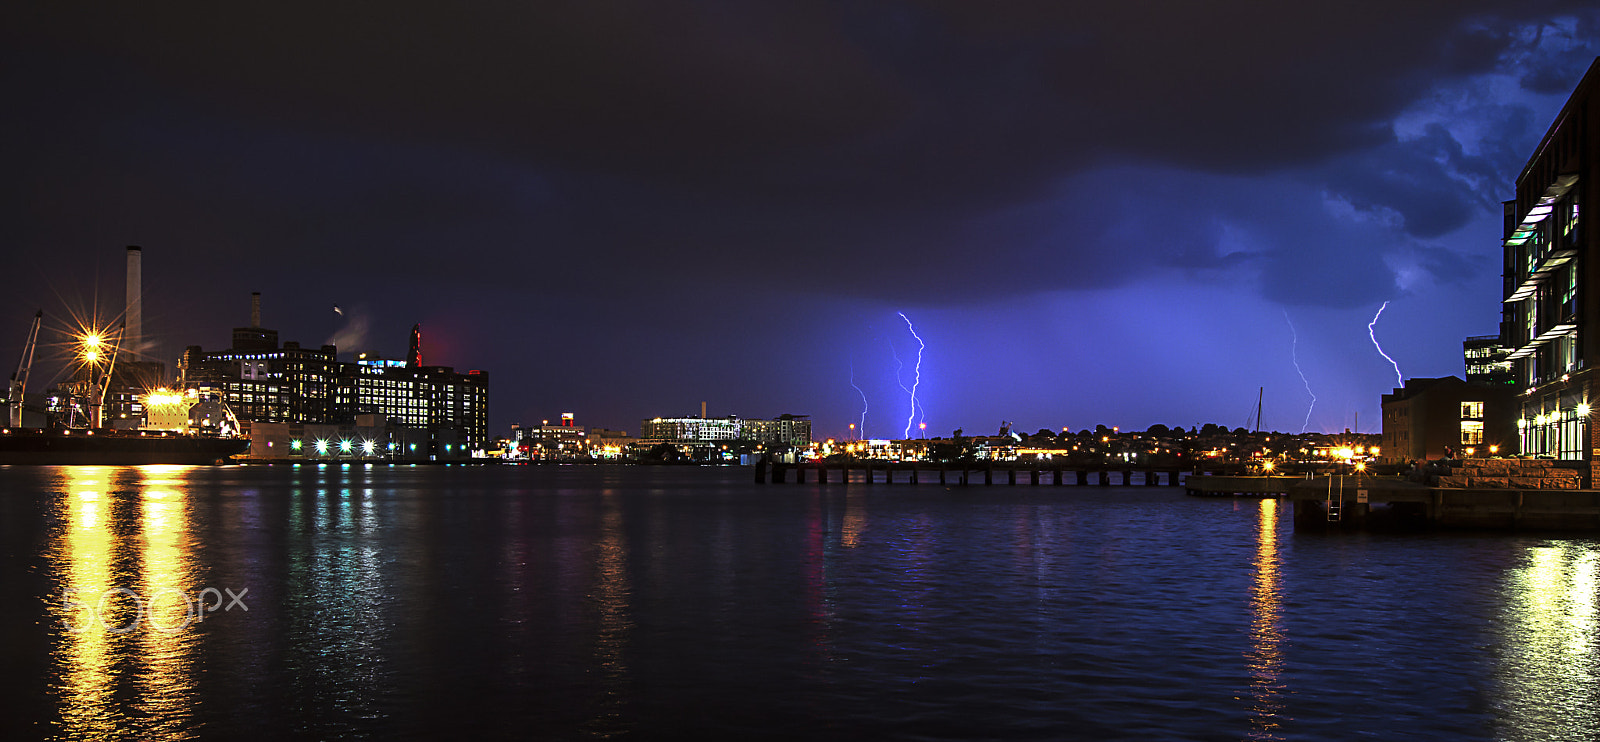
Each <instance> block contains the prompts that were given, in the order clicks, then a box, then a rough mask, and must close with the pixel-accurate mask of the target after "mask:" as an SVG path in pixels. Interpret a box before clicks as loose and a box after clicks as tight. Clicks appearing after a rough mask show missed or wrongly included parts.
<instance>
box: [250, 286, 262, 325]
mask: <svg viewBox="0 0 1600 742" xmlns="http://www.w3.org/2000/svg"><path fill="white" fill-rule="evenodd" d="M250 326H251V327H260V326H261V292H260V291H252V292H250Z"/></svg>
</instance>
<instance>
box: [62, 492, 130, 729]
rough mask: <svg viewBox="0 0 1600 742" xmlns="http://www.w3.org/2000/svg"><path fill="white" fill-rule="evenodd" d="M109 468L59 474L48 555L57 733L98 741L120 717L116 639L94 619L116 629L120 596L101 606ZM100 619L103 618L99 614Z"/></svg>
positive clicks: (107, 571)
mask: <svg viewBox="0 0 1600 742" xmlns="http://www.w3.org/2000/svg"><path fill="white" fill-rule="evenodd" d="M112 471H113V470H111V469H109V468H107V467H88V466H76V467H66V468H63V469H62V472H63V474H64V478H65V480H66V481H64V482H62V489H63V490H64V494H63V496H62V508H63V510H64V513H63V515H64V516H65V517H64V522H65V528H64V529H63V530H62V533H61V536H60V542H59V543H58V544H57V545H56V548H54V549H52V550H51V552H52V554H54V555H56V556H57V558H58V560H59V562H60V563H59V564H58V565H57V566H58V567H59V568H60V569H59V571H60V574H61V575H62V577H63V584H62V586H61V587H62V591H61V595H60V596H59V598H60V600H59V601H52V602H53V603H55V605H56V606H57V608H58V611H59V615H60V617H61V623H60V624H58V626H57V628H58V629H59V634H58V636H59V641H60V643H59V644H58V648H57V651H56V657H57V662H58V663H59V664H60V665H61V679H60V688H59V692H60V696H61V726H62V729H61V731H62V732H63V733H64V735H65V736H66V737H68V738H80V739H88V738H97V737H105V736H109V735H112V734H114V733H116V731H117V728H118V726H119V721H120V714H119V713H118V712H117V706H116V702H115V699H114V698H113V695H114V689H115V687H116V682H117V669H116V666H115V663H114V662H113V657H112V647H111V645H112V642H113V640H116V639H120V638H121V636H120V635H117V634H112V633H111V632H109V631H106V630H105V629H104V628H103V627H102V626H101V623H100V619H102V618H103V619H104V620H105V622H107V623H109V624H111V625H120V623H121V619H122V618H123V617H122V616H121V615H119V614H121V613H123V612H122V611H118V610H117V609H118V607H120V606H122V604H123V601H122V600H120V599H119V598H120V597H121V596H114V597H113V598H112V599H110V600H106V601H104V602H103V603H102V602H101V600H100V598H101V597H102V596H104V595H106V594H107V591H108V590H110V589H111V588H112V587H113V585H112V566H111V558H112V553H111V552H112V536H111V524H110V520H111V517H110V506H111V502H110V497H109V492H110V488H109V487H108V486H107V485H108V482H109V479H110V475H111V472H112ZM102 610H103V611H104V613H101V611H102Z"/></svg>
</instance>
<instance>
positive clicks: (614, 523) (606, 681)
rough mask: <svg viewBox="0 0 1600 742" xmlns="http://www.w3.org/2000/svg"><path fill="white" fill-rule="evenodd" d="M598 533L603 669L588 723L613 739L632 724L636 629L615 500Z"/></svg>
mask: <svg viewBox="0 0 1600 742" xmlns="http://www.w3.org/2000/svg"><path fill="white" fill-rule="evenodd" d="M608 494H609V493H608ZM599 535H600V538H599V543H598V544H597V545H598V547H599V554H597V555H596V560H595V561H596V566H597V567H598V574H596V575H595V590H594V597H595V602H596V603H597V605H596V608H598V610H599V626H597V627H596V631H595V647H594V654H595V664H596V665H597V666H598V667H599V668H600V672H601V698H600V703H599V707H600V708H599V713H598V714H597V715H596V717H595V718H594V719H591V720H590V722H589V723H588V725H587V727H588V731H589V733H590V734H592V735H594V736H597V737H613V736H617V735H621V734H626V733H628V732H629V731H630V727H631V725H630V724H629V723H628V721H627V715H626V708H625V706H626V704H627V699H628V698H629V697H630V695H631V688H630V687H629V685H630V681H629V677H628V664H627V655H626V652H627V649H628V639H629V634H630V633H631V632H632V630H633V617H632V613H631V610H630V608H629V605H630V603H631V599H632V593H633V586H632V584H631V581H630V580H629V578H628V539H627V534H626V533H625V532H624V531H623V525H622V510H621V507H620V506H619V505H618V504H617V503H616V502H615V501H614V498H612V499H611V500H610V501H608V502H607V503H606V510H605V514H604V515H602V516H601V522H600V534H599Z"/></svg>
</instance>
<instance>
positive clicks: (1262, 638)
mask: <svg viewBox="0 0 1600 742" xmlns="http://www.w3.org/2000/svg"><path fill="white" fill-rule="evenodd" d="M1278 558H1279V557H1278V501H1277V500H1272V499H1263V500H1262V501H1261V510H1260V517H1259V519H1258V520H1257V524H1256V553H1255V582H1254V584H1253V585H1251V588H1250V609H1251V612H1252V616H1251V619H1250V637H1251V640H1252V642H1251V646H1250V649H1249V651H1248V652H1246V654H1245V662H1246V664H1247V665H1248V667H1249V670H1250V695H1251V700H1252V701H1253V702H1254V703H1253V704H1252V705H1251V707H1250V710H1251V712H1252V715H1251V717H1250V739H1271V740H1277V739H1283V737H1282V736H1281V731H1282V726H1283V720H1281V719H1279V718H1278V717H1279V715H1280V714H1282V713H1283V709H1284V703H1283V699H1282V698H1280V697H1279V696H1280V694H1282V693H1283V692H1284V691H1285V688H1284V686H1283V682H1282V680H1281V679H1280V677H1279V676H1280V675H1281V674H1282V672H1283V661H1284V652H1283V645H1284V636H1283V626H1282V620H1283V597H1282V595H1281V591H1282V589H1283V584H1282V583H1283V578H1282V575H1280V574H1279V572H1278Z"/></svg>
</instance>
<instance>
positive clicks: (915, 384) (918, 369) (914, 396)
mask: <svg viewBox="0 0 1600 742" xmlns="http://www.w3.org/2000/svg"><path fill="white" fill-rule="evenodd" d="M897 314H899V315H900V319H903V320H905V321H906V329H907V330H910V331H911V337H914V338H916V339H917V365H916V366H915V367H914V370H915V371H916V375H915V376H914V377H912V381H911V390H910V391H911V414H910V415H909V416H907V417H906V432H905V437H906V438H910V437H911V424H912V423H914V422H917V409H918V408H917V387H918V386H919V385H921V384H922V351H923V349H925V348H927V347H928V346H927V345H926V344H924V343H923V342H922V336H920V335H918V334H917V328H915V327H913V326H912V325H911V318H910V317H907V316H906V313H905V312H898V313H897Z"/></svg>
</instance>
